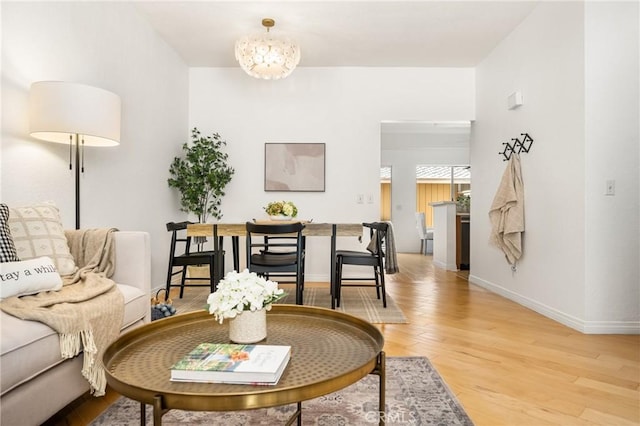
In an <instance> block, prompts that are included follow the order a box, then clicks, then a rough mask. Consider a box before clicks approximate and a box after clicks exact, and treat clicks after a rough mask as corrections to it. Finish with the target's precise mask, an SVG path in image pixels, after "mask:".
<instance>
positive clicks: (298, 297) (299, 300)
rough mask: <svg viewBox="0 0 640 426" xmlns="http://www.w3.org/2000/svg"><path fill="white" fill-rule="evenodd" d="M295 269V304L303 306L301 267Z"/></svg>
mask: <svg viewBox="0 0 640 426" xmlns="http://www.w3.org/2000/svg"><path fill="white" fill-rule="evenodd" d="M296 269H297V270H296V304H297V305H303V304H304V302H303V301H304V297H303V291H304V275H303V274H302V268H301V265H298V266H297V268H296Z"/></svg>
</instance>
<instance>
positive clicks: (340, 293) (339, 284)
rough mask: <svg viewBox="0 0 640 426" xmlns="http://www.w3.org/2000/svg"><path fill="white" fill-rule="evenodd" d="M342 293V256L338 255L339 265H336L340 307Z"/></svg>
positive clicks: (337, 295)
mask: <svg viewBox="0 0 640 426" xmlns="http://www.w3.org/2000/svg"><path fill="white" fill-rule="evenodd" d="M341 295H342V257H341V256H338V266H337V267H336V294H335V295H334V296H335V298H336V306H337V307H338V308H339V307H340V296H341Z"/></svg>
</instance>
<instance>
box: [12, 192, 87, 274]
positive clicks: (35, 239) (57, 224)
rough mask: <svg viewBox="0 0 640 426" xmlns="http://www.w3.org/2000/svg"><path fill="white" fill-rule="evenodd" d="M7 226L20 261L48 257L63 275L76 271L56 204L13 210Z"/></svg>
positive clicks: (36, 205)
mask: <svg viewBox="0 0 640 426" xmlns="http://www.w3.org/2000/svg"><path fill="white" fill-rule="evenodd" d="M7 223H8V225H9V229H10V230H11V236H12V237H13V243H14V244H15V247H16V250H17V253H18V257H19V258H20V259H21V260H27V259H33V258H36V257H41V256H49V257H51V259H53V261H54V263H55V264H56V268H57V269H58V273H60V275H62V276H64V275H70V274H73V273H74V272H75V271H76V269H77V268H76V264H75V262H74V261H73V257H72V256H71V252H70V251H69V246H68V245H67V238H66V237H65V235H64V228H63V226H62V223H61V221H60V212H59V211H58V208H57V207H56V206H55V205H54V204H52V203H42V204H35V205H31V206H25V207H10V208H9V220H8V222H7Z"/></svg>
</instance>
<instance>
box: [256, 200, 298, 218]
mask: <svg viewBox="0 0 640 426" xmlns="http://www.w3.org/2000/svg"><path fill="white" fill-rule="evenodd" d="M264 210H265V211H266V212H267V214H268V215H269V216H288V217H296V216H297V215H298V208H297V207H296V205H295V204H293V202H292V201H272V202H270V203H269V204H267V206H266V207H265V208H264Z"/></svg>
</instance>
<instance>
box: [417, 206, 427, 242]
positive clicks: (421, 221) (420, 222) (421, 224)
mask: <svg viewBox="0 0 640 426" xmlns="http://www.w3.org/2000/svg"><path fill="white" fill-rule="evenodd" d="M416 230H417V231H418V237H419V238H420V239H421V240H426V239H427V224H426V222H425V214H424V212H416Z"/></svg>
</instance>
